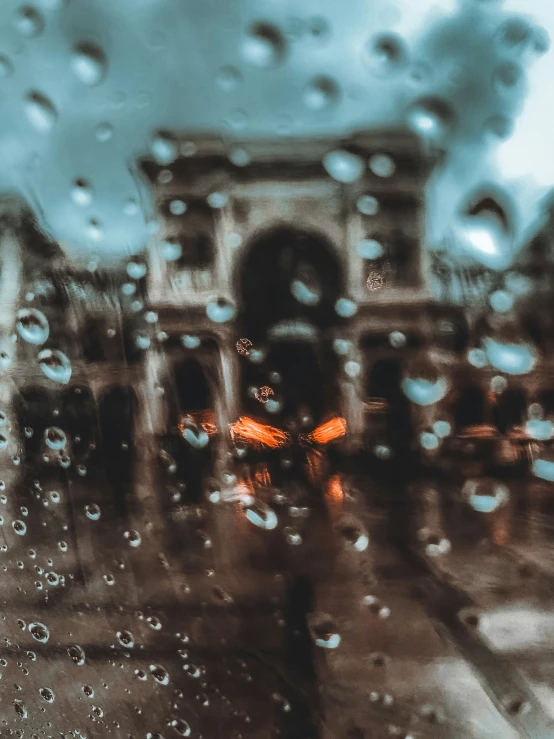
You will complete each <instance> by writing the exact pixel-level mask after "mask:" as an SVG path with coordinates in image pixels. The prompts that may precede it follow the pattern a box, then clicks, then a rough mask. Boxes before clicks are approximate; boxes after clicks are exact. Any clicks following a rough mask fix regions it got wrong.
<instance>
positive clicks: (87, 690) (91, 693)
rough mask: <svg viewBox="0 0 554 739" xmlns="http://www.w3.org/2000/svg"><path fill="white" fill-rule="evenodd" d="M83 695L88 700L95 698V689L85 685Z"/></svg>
mask: <svg viewBox="0 0 554 739" xmlns="http://www.w3.org/2000/svg"><path fill="white" fill-rule="evenodd" d="M83 693H84V694H85V695H86V696H87V698H94V688H93V687H92V686H91V685H83Z"/></svg>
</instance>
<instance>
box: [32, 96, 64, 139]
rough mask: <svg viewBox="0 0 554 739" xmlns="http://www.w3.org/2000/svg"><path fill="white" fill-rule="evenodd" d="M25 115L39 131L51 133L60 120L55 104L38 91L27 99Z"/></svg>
mask: <svg viewBox="0 0 554 739" xmlns="http://www.w3.org/2000/svg"><path fill="white" fill-rule="evenodd" d="M25 113H26V115H27V118H28V119H29V121H30V122H31V123H32V125H33V126H34V127H35V128H36V129H37V130H38V131H43V132H46V131H50V130H51V129H52V127H53V126H54V124H55V123H56V120H57V118H58V112H57V110H56V108H55V107H54V104H53V103H52V102H51V101H50V100H49V99H48V98H47V97H46V95H43V94H42V93H41V92H38V91H37V90H32V91H31V92H29V93H27V95H26V97H25Z"/></svg>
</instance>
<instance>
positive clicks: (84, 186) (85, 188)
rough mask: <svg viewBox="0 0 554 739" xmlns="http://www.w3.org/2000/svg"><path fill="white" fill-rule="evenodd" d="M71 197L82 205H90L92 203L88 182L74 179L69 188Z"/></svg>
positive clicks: (90, 187) (90, 188)
mask: <svg viewBox="0 0 554 739" xmlns="http://www.w3.org/2000/svg"><path fill="white" fill-rule="evenodd" d="M71 198H72V200H73V202H74V203H76V204H77V205H80V206H82V207H86V206H87V205H90V204H91V203H92V186H91V184H90V182H87V180H83V179H80V178H79V179H77V180H75V181H74V182H73V187H72V188H71Z"/></svg>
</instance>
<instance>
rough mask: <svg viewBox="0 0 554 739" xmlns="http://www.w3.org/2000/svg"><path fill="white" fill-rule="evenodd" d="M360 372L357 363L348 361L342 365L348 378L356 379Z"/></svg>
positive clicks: (360, 368) (359, 366)
mask: <svg viewBox="0 0 554 739" xmlns="http://www.w3.org/2000/svg"><path fill="white" fill-rule="evenodd" d="M361 371H362V367H361V365H360V363H359V362H354V361H350V362H346V363H345V365H344V372H345V374H346V375H347V376H348V377H352V378H354V377H358V375H359V374H360V372H361Z"/></svg>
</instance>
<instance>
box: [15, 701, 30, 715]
mask: <svg viewBox="0 0 554 739" xmlns="http://www.w3.org/2000/svg"><path fill="white" fill-rule="evenodd" d="M13 707H14V708H15V712H16V713H17V715H18V716H19V717H20V718H27V715H28V714H27V708H26V706H25V704H24V703H22V702H21V701H20V700H14V702H13Z"/></svg>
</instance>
